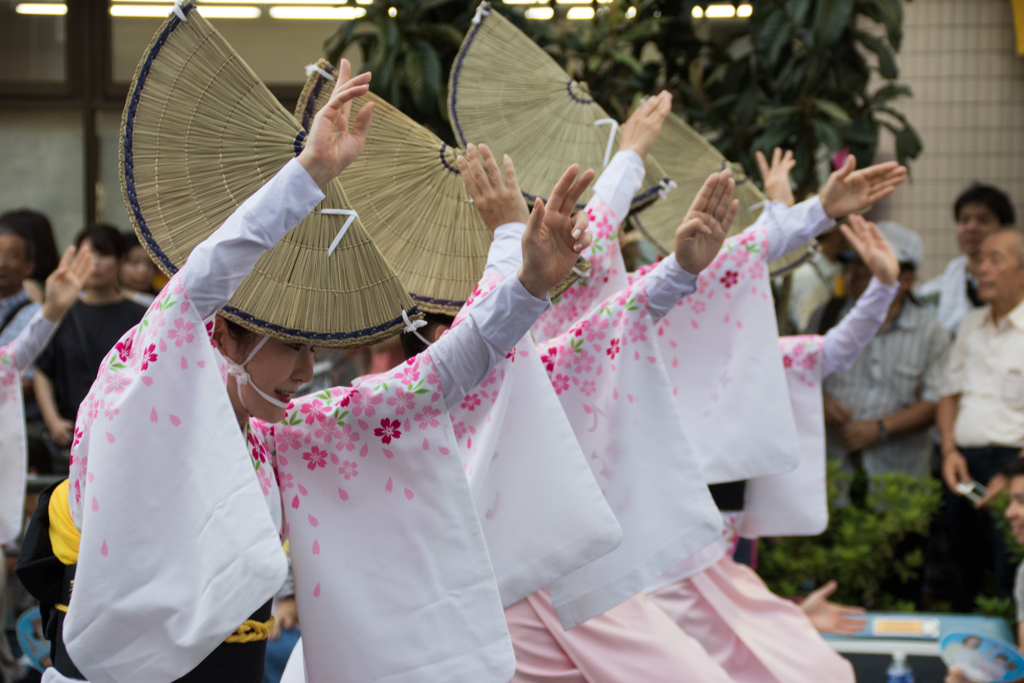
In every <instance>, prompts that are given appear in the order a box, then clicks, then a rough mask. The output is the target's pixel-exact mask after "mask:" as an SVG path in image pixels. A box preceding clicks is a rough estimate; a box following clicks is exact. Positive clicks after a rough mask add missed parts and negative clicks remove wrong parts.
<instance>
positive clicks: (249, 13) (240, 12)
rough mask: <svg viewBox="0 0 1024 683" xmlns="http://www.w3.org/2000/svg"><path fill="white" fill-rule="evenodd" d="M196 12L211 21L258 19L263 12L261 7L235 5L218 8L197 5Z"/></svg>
mask: <svg viewBox="0 0 1024 683" xmlns="http://www.w3.org/2000/svg"><path fill="white" fill-rule="evenodd" d="M196 11H197V12H199V14H201V15H202V16H204V17H208V18H210V19H258V18H259V16H260V15H261V14H263V12H261V11H260V8H259V7H243V6H241V5H233V6H230V7H218V6H216V5H197V6H196Z"/></svg>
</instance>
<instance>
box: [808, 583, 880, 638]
mask: <svg viewBox="0 0 1024 683" xmlns="http://www.w3.org/2000/svg"><path fill="white" fill-rule="evenodd" d="M838 587H839V584H837V583H836V582H835V581H829V582H828V583H826V584H825V585H824V586H822V587H821V588H819V589H818V590H816V591H813V592H811V594H810V595H808V596H807V598H806V599H805V600H804V601H803V602H802V603H800V609H801V610H803V613H804V614H806V615H807V618H808V619H810V620H811V624H812V625H813V626H814V628H815V629H817V630H818V632H819V633H834V634H837V635H841V636H852V635H855V634H857V633H860V632H861V631H863V630H864V627H865V626H867V620H866V619H865V618H864V616H863V615H864V608H863V607H847V606H845V605H837V604H836V603H834V602H829V601H828V597H829V596H830V595H832V594H833V593H835V592H836V589H837V588H838Z"/></svg>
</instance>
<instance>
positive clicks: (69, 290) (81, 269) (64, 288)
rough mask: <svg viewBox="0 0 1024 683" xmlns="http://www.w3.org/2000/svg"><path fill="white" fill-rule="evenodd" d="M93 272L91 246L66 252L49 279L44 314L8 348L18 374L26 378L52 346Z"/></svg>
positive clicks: (47, 280) (36, 316)
mask: <svg viewBox="0 0 1024 683" xmlns="http://www.w3.org/2000/svg"><path fill="white" fill-rule="evenodd" d="M91 269H92V252H91V251H90V250H89V247H88V246H85V247H83V248H82V249H81V250H80V251H79V252H78V253H77V254H76V253H75V248H74V247H68V248H67V250H66V251H65V252H64V256H62V257H61V259H60V264H59V265H58V266H57V269H56V270H55V271H53V272H52V273H50V276H49V277H47V278H46V299H45V301H44V303H43V308H42V310H41V311H39V312H38V313H36V314H35V315H34V316H32V319H31V320H29V322H28V325H26V326H25V327H24V329H22V331H21V332H19V333H18V336H17V337H15V338H14V339H13V340H12V341H11V343H10V344H9V345H8V346H7V353H9V354H11V355H12V356H13V358H14V364H15V367H17V368H18V372H19V373H22V374H24V372H25V371H26V370H28V368H30V367H31V366H32V364H33V363H34V362H35V361H36V358H38V357H39V354H41V353H42V352H43V349H45V348H46V345H47V344H49V343H50V338H51V337H53V333H54V332H56V331H57V326H58V325H59V324H60V321H61V319H62V318H63V317H64V314H65V313H67V312H68V309H69V308H71V307H72V306H73V305H74V303H75V301H77V300H78V293H79V292H81V291H82V284H83V283H84V282H85V279H86V278H87V277H88V276H89V271H90V270H91Z"/></svg>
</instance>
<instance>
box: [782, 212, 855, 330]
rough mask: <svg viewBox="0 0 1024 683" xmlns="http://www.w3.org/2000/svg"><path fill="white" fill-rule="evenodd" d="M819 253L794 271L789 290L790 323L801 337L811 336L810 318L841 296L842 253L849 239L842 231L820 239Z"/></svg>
mask: <svg viewBox="0 0 1024 683" xmlns="http://www.w3.org/2000/svg"><path fill="white" fill-rule="evenodd" d="M818 247H819V251H818V253H817V254H815V255H814V258H812V259H811V260H810V261H808V262H807V263H805V264H803V265H801V266H800V267H798V268H797V269H796V270H794V271H793V274H792V276H791V277H792V278H793V284H792V285H791V286H790V290H789V321H790V322H791V323H792V324H793V328H794V329H795V330H796V331H797V332H800V333H803V334H810V333H812V332H811V330H810V324H811V316H813V315H814V312H815V311H816V310H818V309H819V308H820V307H821V306H823V305H825V304H827V303H828V302H829V300H830V299H831V298H833V296H842V295H843V287H842V284H841V283H842V274H843V264H842V263H840V262H839V253H840V252H842V251H843V249H844V248H845V247H846V239H845V238H844V237H843V233H842V232H840V231H839V228H838V227H837V228H835V229H833V230H829V231H828V232H826V233H825V234H824V235H819V236H818Z"/></svg>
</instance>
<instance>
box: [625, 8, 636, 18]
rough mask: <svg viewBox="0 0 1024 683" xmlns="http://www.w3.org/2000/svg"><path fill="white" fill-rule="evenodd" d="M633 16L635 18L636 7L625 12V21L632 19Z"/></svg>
mask: <svg viewBox="0 0 1024 683" xmlns="http://www.w3.org/2000/svg"><path fill="white" fill-rule="evenodd" d="M635 16H636V7H630V8H629V9H628V10H626V18H627V19H632V18H633V17H635Z"/></svg>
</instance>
